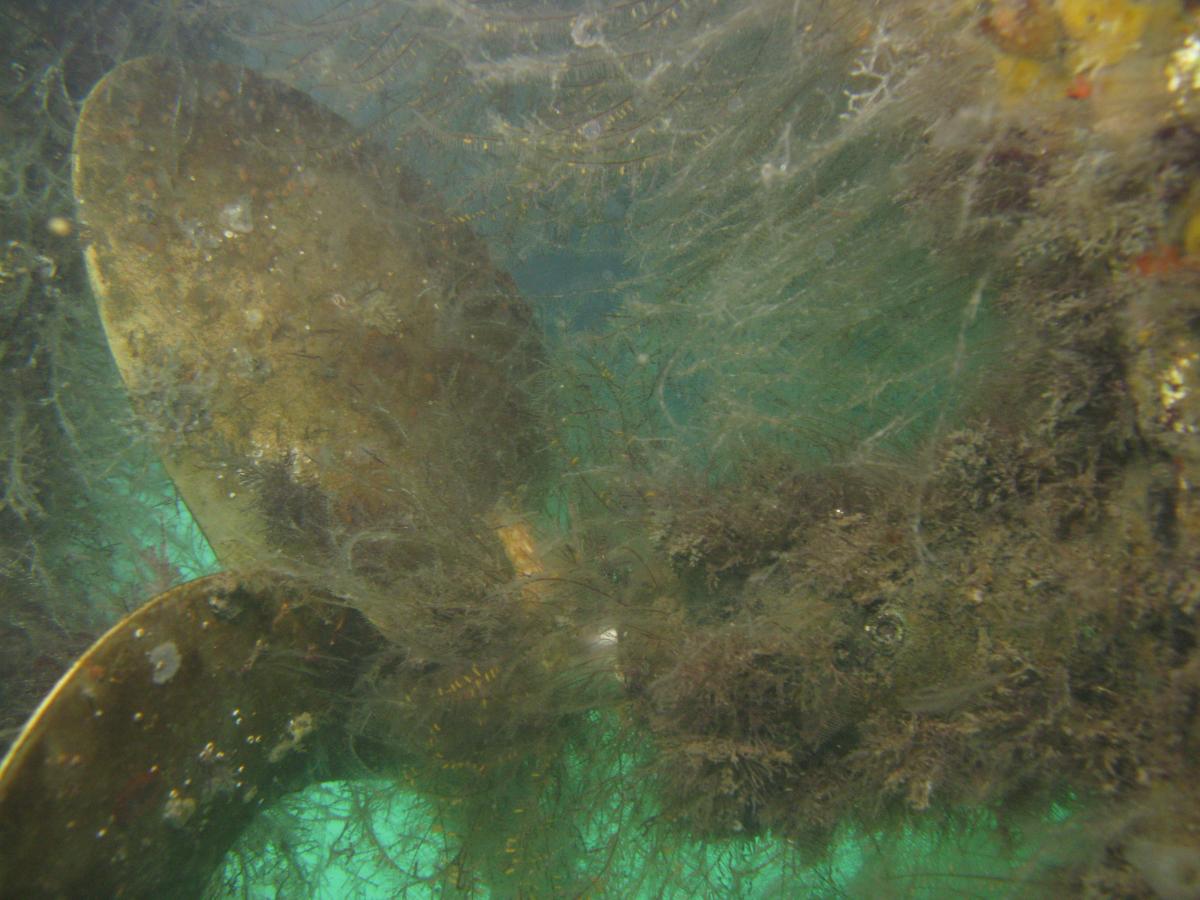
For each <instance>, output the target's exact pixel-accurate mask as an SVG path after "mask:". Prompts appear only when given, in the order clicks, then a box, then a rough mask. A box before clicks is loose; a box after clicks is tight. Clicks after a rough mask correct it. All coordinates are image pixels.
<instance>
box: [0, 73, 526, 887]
mask: <svg viewBox="0 0 1200 900" xmlns="http://www.w3.org/2000/svg"><path fill="white" fill-rule="evenodd" d="M74 149H75V156H74V187H75V192H76V197H77V200H78V202H79V206H80V219H81V220H82V221H83V222H84V223H85V226H86V230H85V232H84V235H83V237H84V241H85V247H86V256H87V263H88V270H89V274H90V276H91V280H92V284H93V287H94V290H95V293H96V295H97V299H98V302H99V305H100V312H101V318H102V321H103V324H104V328H105V331H106V334H107V337H108V341H109V345H110V347H111V349H112V353H113V356H114V358H115V360H116V363H117V366H118V368H119V370H120V372H121V376H122V378H123V380H124V382H125V384H126V385H127V387H128V388H129V390H130V393H131V395H132V398H133V401H134V404H135V406H136V407H137V408H138V410H139V412H140V413H141V414H142V416H143V419H144V421H145V422H146V424H147V427H148V428H149V429H150V430H151V432H152V434H153V436H154V438H155V439H156V442H157V444H158V446H159V448H160V452H161V454H162V456H163V460H164V463H165V465H166V467H167V469H168V471H169V472H170V474H171V476H172V478H173V479H174V480H175V483H176V485H177V486H178V488H179V490H180V492H181V494H182V495H183V497H184V499H185V500H186V501H187V504H188V507H189V508H190V510H191V512H192V513H193V515H194V516H195V518H196V520H197V521H198V522H199V524H200V526H201V527H202V529H203V530H204V532H205V534H206V536H207V537H208V539H209V541H210V542H211V544H212V545H213V548H214V550H215V551H216V553H217V555H218V558H219V559H220V561H221V562H222V563H223V564H224V565H226V566H229V567H232V568H238V569H240V568H243V567H247V566H250V567H252V570H253V571H255V572H265V571H268V570H270V569H271V567H276V568H275V571H278V570H279V569H281V568H282V569H287V568H305V567H307V568H309V569H311V570H314V571H316V572H318V573H321V577H322V578H327V579H328V581H330V582H332V581H333V580H334V578H333V576H332V575H331V574H328V573H331V572H332V571H333V570H334V569H335V568H336V566H339V565H341V566H344V569H343V571H350V572H351V573H352V574H353V575H361V574H363V573H364V572H365V573H366V574H367V575H368V576H373V575H375V574H376V573H377V572H379V571H381V570H383V569H384V567H391V570H392V571H395V570H396V569H397V568H402V567H403V565H404V564H405V562H406V560H407V557H406V556H405V555H404V553H403V552H395V553H388V552H385V551H380V550H378V549H377V548H378V547H379V546H386V544H387V541H386V540H383V539H380V538H378V535H379V534H386V533H387V530H388V529H389V528H391V529H394V530H401V526H402V525H403V526H404V527H408V528H410V529H412V530H413V531H414V532H415V531H417V530H418V529H424V530H425V532H426V533H425V534H422V535H420V537H421V539H422V540H425V541H436V540H438V539H439V537H441V538H444V537H445V535H447V534H450V535H453V534H455V533H462V532H463V531H466V530H468V529H469V528H470V527H471V526H470V523H471V522H476V523H480V524H482V525H483V527H482V528H480V529H477V531H480V532H482V533H484V534H488V535H490V536H491V537H490V539H489V540H490V541H491V543H493V544H494V545H495V546H494V548H492V549H491V550H489V551H488V552H491V553H493V554H494V555H495V556H497V557H498V558H501V559H502V558H503V557H504V552H505V548H506V547H508V546H509V545H510V544H512V536H511V534H510V532H511V531H512V529H513V528H514V527H515V526H513V525H511V523H509V524H506V526H505V527H504V528H501V529H500V530H499V532H495V531H493V530H492V529H493V527H494V526H493V525H492V524H489V523H486V522H485V516H486V515H487V514H489V513H490V512H491V511H492V510H493V509H494V507H495V506H496V505H497V502H498V501H501V499H502V498H503V497H504V495H505V494H506V493H507V491H508V490H509V489H510V488H515V487H516V486H518V485H520V484H521V483H522V482H524V481H525V479H526V477H527V475H528V473H529V472H530V470H531V468H530V465H531V463H530V461H531V459H532V458H533V456H534V453H533V449H532V448H533V446H534V445H533V442H532V433H533V432H532V428H531V423H532V416H531V415H530V413H529V412H528V410H527V408H526V405H525V402H524V396H523V393H522V383H523V381H524V379H525V377H526V376H527V375H529V374H530V373H531V372H532V370H533V367H534V366H535V365H536V363H537V360H538V356H539V350H538V345H537V342H536V339H535V338H534V336H533V335H534V333H533V330H532V328H531V320H530V315H529V312H528V310H527V308H526V306H525V305H524V302H523V301H522V299H521V298H520V297H519V296H518V294H517V292H516V289H515V287H514V285H513V283H512V281H511V279H510V278H509V277H508V276H507V275H505V274H503V273H501V272H499V271H498V270H496V269H494V268H493V267H492V266H491V264H490V262H489V260H488V258H487V255H486V253H485V251H484V250H483V248H482V245H481V244H480V243H479V242H478V241H477V240H476V239H475V238H474V237H473V236H472V235H471V234H470V232H469V231H468V230H466V229H465V228H464V227H463V226H461V225H460V224H456V223H454V222H451V221H450V220H449V219H448V218H446V217H445V216H444V215H443V214H441V213H440V212H439V211H437V210H436V209H435V208H434V207H433V206H432V205H430V204H429V203H428V202H427V201H426V200H425V199H423V197H422V195H421V191H420V190H419V189H418V188H417V187H416V186H415V185H414V184H413V183H412V182H411V180H410V179H409V178H408V176H407V175H406V174H405V173H404V172H403V171H401V170H400V169H398V168H396V167H395V166H394V164H392V163H389V162H387V161H386V160H384V159H382V158H379V157H376V156H373V155H372V154H371V153H370V152H369V151H367V150H365V149H363V147H362V146H361V143H360V142H359V141H358V140H357V138H356V135H355V134H354V132H353V131H352V129H351V128H350V126H349V125H348V124H347V123H346V122H344V121H343V120H341V119H340V118H338V117H337V116H335V115H333V114H332V113H330V112H327V111H326V110H324V109H322V108H321V107H319V106H318V105H317V104H316V103H315V102H314V101H312V100H311V99H310V98H308V97H307V96H305V95H303V94H300V93H299V92H296V91H293V90H291V89H289V88H287V87H285V86H283V85H281V84H278V83H276V82H272V81H269V80H267V79H265V78H262V77H261V76H258V75H256V74H255V73H253V72H251V71H249V70H247V69H241V68H231V67H227V66H223V65H218V64H200V65H183V64H180V63H177V62H174V61H168V60H162V59H150V58H147V59H139V60H134V61H131V62H129V63H126V64H124V65H122V66H120V67H119V68H117V69H116V70H114V71H113V72H111V73H110V74H109V75H107V76H106V77H105V78H104V79H103V80H102V81H101V82H100V83H99V84H98V85H97V86H96V88H95V89H94V90H93V92H92V94H91V95H90V97H89V98H88V100H87V102H86V104H85V105H84V108H83V110H82V113H81V115H80V119H79V123H78V126H77V130H76V139H75V148H74ZM414 521H415V522H416V523H417V524H416V525H414V524H413V523H414ZM346 534H350V535H356V534H358V535H367V536H368V539H367V540H365V541H362V542H360V546H358V548H357V549H356V544H355V540H354V539H351V540H350V544H351V549H350V550H345V549H344V548H339V547H338V546H337V545H336V544H337V541H338V540H339V539H340V537H341V536H344V535H346ZM414 542H415V541H414ZM362 546H367V547H369V548H370V549H367V550H363V549H361V547H362ZM335 558H336V562H335V561H334V560H335ZM368 615H369V612H368ZM382 643H383V639H382V638H381V636H380V633H379V632H378V631H377V630H376V628H375V627H374V626H373V625H372V624H370V623H369V622H368V616H364V615H363V613H362V611H360V610H356V609H352V608H349V607H348V606H347V605H346V604H345V602H343V601H340V600H337V601H335V600H334V599H333V596H332V594H330V593H327V592H323V591H320V590H317V589H314V588H312V587H308V586H305V584H304V583H302V582H300V581H298V580H296V579H292V578H288V577H285V576H283V575H279V574H264V575H260V576H257V577H256V578H255V579H254V580H253V581H252V583H246V582H243V581H241V580H239V578H237V577H235V576H232V575H216V576H212V577H209V578H205V579H200V580H198V581H195V582H192V583H190V584H187V585H184V586H182V587H179V588H176V589H174V590H171V591H168V592H167V593H165V594H162V595H161V596H159V597H157V598H156V599H154V600H152V601H151V602H150V603H148V604H147V605H146V606H145V607H143V608H142V609H141V610H139V611H137V612H135V613H133V614H132V615H130V616H128V617H127V618H126V619H124V620H123V621H121V622H120V623H119V624H118V625H116V626H115V627H114V628H113V629H112V630H111V631H109V632H108V633H107V634H106V635H104V636H103V637H102V638H101V639H100V640H99V641H98V642H97V643H96V644H95V645H93V647H92V648H91V649H90V650H89V651H88V652H87V653H85V654H84V656H83V657H81V658H80V660H79V661H78V662H77V663H76V664H75V665H74V666H73V667H72V669H71V670H70V671H69V672H68V673H67V674H66V675H65V676H63V678H62V680H61V681H60V682H59V684H58V685H57V687H56V688H55V689H54V691H53V692H52V693H51V694H50V695H49V696H48V697H47V698H46V700H45V701H44V702H43V704H42V706H41V707H40V708H39V709H38V711H37V713H36V714H35V715H34V716H33V718H32V719H31V720H30V722H29V724H28V725H27V726H26V728H25V730H24V731H23V732H22V734H21V736H20V737H19V739H18V740H17V742H16V743H15V744H14V746H13V748H12V750H11V752H10V753H9V755H8V757H7V758H6V759H5V761H4V763H3V767H2V768H0V838H2V840H3V842H4V846H5V848H6V850H5V853H4V855H3V859H2V860H0V892H3V893H4V894H5V895H6V896H8V895H11V896H46V895H49V896H81V895H84V894H88V895H94V896H161V895H163V894H164V893H170V894H171V895H172V896H187V895H193V894H197V893H199V892H200V891H202V890H203V888H204V885H205V884H206V883H207V881H208V879H209V877H210V876H211V873H212V870H213V868H214V867H215V866H217V865H218V864H219V862H220V861H221V859H222V857H223V855H224V854H225V852H226V851H227V850H228V848H229V846H230V845H231V844H232V842H233V841H234V839H235V838H236V837H237V836H238V834H239V833H240V832H241V830H242V829H243V828H244V827H245V826H246V825H247V824H248V823H249V822H250V821H251V820H252V819H253V817H254V816H255V815H256V814H257V812H258V810H259V808H260V807H263V806H264V805H267V804H269V803H271V802H272V801H274V800H275V799H277V798H279V797H280V796H282V795H283V794H286V793H288V792H291V791H294V790H297V789H299V788H301V787H303V786H304V785H305V784H307V783H309V782H311V781H312V780H314V779H318V778H322V777H337V776H338V775H345V774H347V773H348V772H350V773H352V772H353V771H354V763H355V762H357V761H358V759H359V756H358V754H357V752H351V749H350V741H351V738H350V737H349V732H348V730H347V728H346V722H345V716H346V710H347V708H349V707H350V706H351V704H349V703H347V702H346V698H347V697H348V695H350V694H351V693H352V691H353V689H354V688H355V685H356V682H357V680H358V677H359V675H360V674H361V670H362V669H363V667H364V665H365V664H366V663H367V662H368V661H370V660H372V659H373V658H374V656H375V653H374V651H376V650H378V649H379V648H380V647H381V645H382Z"/></svg>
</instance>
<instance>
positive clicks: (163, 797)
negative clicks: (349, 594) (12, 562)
mask: <svg viewBox="0 0 1200 900" xmlns="http://www.w3.org/2000/svg"><path fill="white" fill-rule="evenodd" d="M377 643H378V638H377V636H376V634H375V632H374V629H372V628H371V626H370V625H369V624H367V622H366V621H365V619H364V618H363V617H362V616H361V615H359V614H358V613H356V612H355V611H354V610H351V609H347V608H346V607H344V606H342V605H340V604H337V603H335V602H332V601H331V599H330V598H329V597H328V596H324V595H321V594H320V593H318V592H314V591H313V590H312V589H311V588H309V587H306V586H304V585H302V584H300V583H297V582H288V581H286V580H284V579H280V578H278V577H276V576H271V577H270V578H269V579H267V580H266V582H265V583H258V582H256V581H255V580H241V579H238V578H236V577H233V576H231V575H227V574H221V575H213V576H209V577H207V578H202V579H199V580H197V581H193V582H191V583H189V584H186V585H183V586H182V587H178V588H174V589H173V590H170V591H167V592H166V593H164V594H161V595H160V596H158V597H157V598H155V599H154V600H152V601H151V602H150V603H147V604H146V605H145V606H143V607H142V608H141V609H139V610H138V611H137V612H135V613H133V614H131V615H129V616H127V617H126V618H125V619H123V620H122V621H121V622H119V623H118V624H117V625H116V626H114V627H113V628H112V629H111V630H110V631H109V632H108V633H107V634H105V635H104V636H103V637H102V638H100V640H98V641H97V642H96V643H95V644H94V645H93V646H92V648H91V649H90V650H88V651H87V653H85V654H84V655H83V656H82V657H80V659H79V660H78V661H77V662H76V663H75V665H74V666H72V668H71V669H70V671H68V672H67V673H66V674H65V675H64V676H63V677H62V679H61V680H60V681H59V683H58V685H57V686H56V687H55V688H54V690H53V691H52V692H51V693H50V695H49V696H48V697H47V698H46V699H45V701H43V703H42V705H41V706H40V707H39V708H38V710H37V712H36V713H35V714H34V715H33V717H32V718H31V719H30V721H29V723H28V724H27V725H26V726H25V729H24V730H23V731H22V733H21V735H20V737H19V738H18V739H17V741H16V743H15V744H14V745H13V747H12V749H11V751H10V752H9V754H8V756H7V757H6V759H5V760H4V763H3V765H2V766H0V841H3V844H4V848H5V852H4V853H3V854H2V855H0V891H2V892H3V894H4V895H5V896H8V897H42V896H63V897H82V896H92V897H138V896H164V895H168V894H169V895H170V896H192V895H196V894H199V893H200V892H201V891H202V890H203V888H204V885H205V884H206V883H207V881H208V879H209V877H210V876H211V873H212V870H213V868H214V867H215V866H217V865H218V864H219V863H220V861H221V859H222V858H223V856H224V855H225V853H226V851H227V850H228V849H229V846H230V845H231V844H232V843H233V841H234V839H235V838H237V836H238V835H239V834H240V833H241V831H242V829H243V828H244V827H245V826H246V825H247V824H248V823H249V822H250V821H251V820H252V819H253V818H254V816H256V815H257V814H258V811H259V809H260V808H262V807H264V806H266V805H269V804H270V803H271V802H273V801H274V800H276V799H278V798H279V797H280V796H282V795H284V794H286V793H289V792H291V791H294V790H297V789H299V788H301V787H303V786H304V785H305V784H308V783H309V782H311V781H313V780H315V779H318V778H321V777H334V776H336V775H338V774H339V773H344V771H345V767H346V765H347V764H348V761H349V759H350V757H351V754H350V743H349V740H348V738H347V731H346V728H345V722H344V716H345V704H344V703H343V702H342V698H343V697H344V696H345V695H346V694H348V693H349V692H350V691H351V690H352V688H353V687H354V684H355V682H356V680H357V678H358V675H359V672H360V669H361V668H362V667H363V666H364V664H365V663H366V661H367V660H369V659H371V658H372V650H373V649H374V648H375V647H376V646H377Z"/></svg>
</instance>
